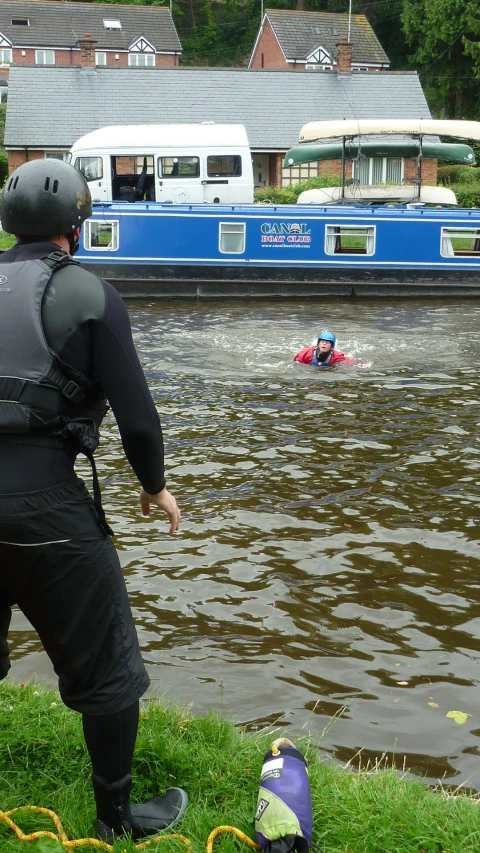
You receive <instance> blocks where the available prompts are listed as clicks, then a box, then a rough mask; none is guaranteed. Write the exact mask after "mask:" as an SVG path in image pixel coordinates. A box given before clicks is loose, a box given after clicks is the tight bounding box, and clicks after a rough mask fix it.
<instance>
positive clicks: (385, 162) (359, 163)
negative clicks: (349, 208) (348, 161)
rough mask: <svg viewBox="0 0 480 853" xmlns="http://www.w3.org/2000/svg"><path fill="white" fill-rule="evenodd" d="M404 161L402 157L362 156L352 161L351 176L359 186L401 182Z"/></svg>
mask: <svg viewBox="0 0 480 853" xmlns="http://www.w3.org/2000/svg"><path fill="white" fill-rule="evenodd" d="M403 167H404V162H403V158H402V157H362V158H361V159H360V160H354V161H353V173H352V174H353V178H354V180H355V181H357V182H358V183H359V184H360V185H361V186H363V187H368V186H378V184H386V183H391V184H401V183H402V181H403Z"/></svg>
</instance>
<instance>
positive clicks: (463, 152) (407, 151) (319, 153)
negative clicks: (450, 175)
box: [283, 139, 475, 168]
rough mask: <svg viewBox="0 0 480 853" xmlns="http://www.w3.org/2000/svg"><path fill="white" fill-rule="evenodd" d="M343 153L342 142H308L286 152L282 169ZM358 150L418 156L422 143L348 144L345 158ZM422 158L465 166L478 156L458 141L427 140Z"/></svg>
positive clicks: (337, 157) (370, 154)
mask: <svg viewBox="0 0 480 853" xmlns="http://www.w3.org/2000/svg"><path fill="white" fill-rule="evenodd" d="M342 150H343V144H342V140H341V139H339V140H337V141H335V142H325V143H323V144H322V143H317V142H315V143H312V142H306V143H304V144H303V145H296V146H295V148H290V150H289V151H287V153H286V155H285V160H284V161H283V167H284V168H288V167H289V166H298V165H300V164H301V163H312V162H314V161H315V160H341V158H342ZM359 151H360V154H361V155H363V156H364V157H418V155H419V154H420V142H419V140H418V139H407V140H405V141H404V142H400V141H394V140H392V139H378V140H370V141H369V142H362V143H361V144H360V145H359V143H358V142H351V141H349V140H347V141H346V143H345V157H346V158H347V159H348V160H353V159H356V158H357V157H358V154H359ZM422 157H424V158H427V159H429V160H449V161H450V162H452V163H463V164H464V165H465V166H474V165H475V154H474V152H473V150H472V149H471V148H470V146H469V145H463V144H462V143H456V142H429V141H428V140H426V139H424V140H423V143H422Z"/></svg>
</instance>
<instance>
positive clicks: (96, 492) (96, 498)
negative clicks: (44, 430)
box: [80, 448, 114, 536]
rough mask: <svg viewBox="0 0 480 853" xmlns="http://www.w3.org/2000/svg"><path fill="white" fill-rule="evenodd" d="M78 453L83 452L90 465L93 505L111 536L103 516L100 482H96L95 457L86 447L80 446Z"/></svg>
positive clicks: (111, 531) (111, 534) (101, 522)
mask: <svg viewBox="0 0 480 853" xmlns="http://www.w3.org/2000/svg"><path fill="white" fill-rule="evenodd" d="M80 453H83V454H84V455H85V456H86V457H87V459H88V461H89V462H90V465H91V466H92V481H93V505H94V507H95V509H96V511H97V515H98V520H99V522H100V526H101V527H102V528H103V530H104V531H105V533H107V534H108V535H109V536H113V535H114V533H113V530H112V528H111V527H110V526H109V524H108V521H107V519H106V518H105V510H104V509H103V505H102V493H101V491H100V483H99V482H98V474H97V466H96V465H95V459H94V457H93V453H92V451H91V450H87V448H82V449H81V450H80Z"/></svg>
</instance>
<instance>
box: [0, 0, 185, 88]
mask: <svg viewBox="0 0 480 853" xmlns="http://www.w3.org/2000/svg"><path fill="white" fill-rule="evenodd" d="M85 33H88V34H89V38H90V42H89V43H88V44H87V45H85V44H83V40H84V34H85ZM85 50H87V51H88V52H92V51H93V57H94V64H95V65H96V66H105V67H107V68H125V67H127V66H135V67H139V66H140V67H157V68H158V67H176V66H178V65H179V62H180V57H181V54H182V46H181V44H180V40H179V38H178V34H177V31H176V28H175V24H174V23H173V18H172V16H171V14H170V10H169V9H168V8H167V7H164V6H122V5H112V4H110V3H101V4H100V3H75V2H69V3H64V2H55V0H1V2H0V78H2V79H3V80H4V82H6V78H7V77H8V75H9V68H10V66H12V65H15V66H16V65H20V66H23V65H29V66H36V67H44V66H55V67H58V66H62V67H64V66H80V65H83V64H85V58H84V57H83V58H82V51H85ZM1 88H3V90H4V92H5V88H6V87H5V85H4V86H2V87H1Z"/></svg>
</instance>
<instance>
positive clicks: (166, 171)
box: [158, 157, 200, 178]
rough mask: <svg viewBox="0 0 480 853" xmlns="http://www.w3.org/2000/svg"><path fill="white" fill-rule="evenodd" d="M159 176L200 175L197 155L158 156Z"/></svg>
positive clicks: (187, 176) (181, 176)
mask: <svg viewBox="0 0 480 853" xmlns="http://www.w3.org/2000/svg"><path fill="white" fill-rule="evenodd" d="M158 176H159V178H198V177H200V158H199V157H159V158H158Z"/></svg>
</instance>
